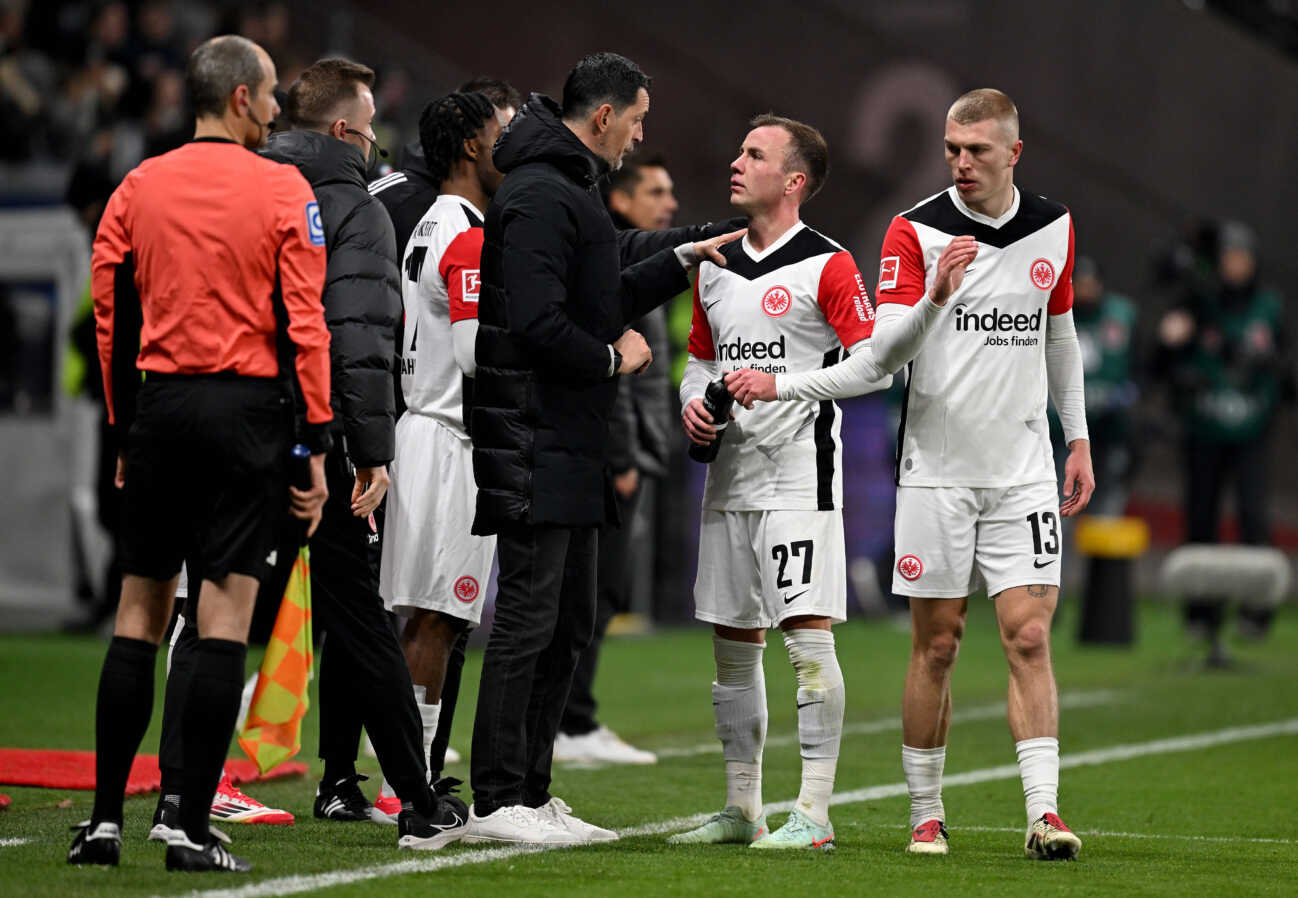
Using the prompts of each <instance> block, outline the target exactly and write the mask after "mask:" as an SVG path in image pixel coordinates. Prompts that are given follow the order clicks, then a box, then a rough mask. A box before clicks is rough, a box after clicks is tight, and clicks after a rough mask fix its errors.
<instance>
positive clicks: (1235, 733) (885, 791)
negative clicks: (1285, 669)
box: [183, 717, 1298, 898]
mask: <svg viewBox="0 0 1298 898" xmlns="http://www.w3.org/2000/svg"><path fill="white" fill-rule="evenodd" d="M1291 734H1298V717H1291V718H1289V719H1288V720H1278V721H1275V722H1273V723H1262V724H1256V725H1253V726H1242V727H1227V728H1226V729H1223V730H1213V731H1210V732H1206V733H1193V734H1191V735H1188V736H1174V737H1172V738H1170V739H1155V740H1153V741H1151V742H1133V743H1128V744H1126V745H1111V746H1109V747H1108V748H1098V749H1094V750H1092V751H1084V752H1079V753H1077V754H1073V755H1064V756H1063V757H1062V758H1060V759H1059V766H1060V767H1061V768H1067V767H1089V766H1094V765H1097V764H1109V763H1112V762H1114V761H1125V760H1130V759H1133V758H1144V757H1149V756H1151V755H1164V754H1172V753H1175V752H1184V751H1195V750H1197V749H1201V748H1212V747H1214V746H1217V745H1227V744H1230V743H1233V742H1248V741H1252V740H1255V739H1267V738H1270V737H1272V736H1284V735H1291ZM1018 775H1019V768H1018V765H1017V764H1005V765H1002V766H999V767H985V768H983V769H981V770H969V771H966V772H965V773H957V774H953V775H951V776H945V777H943V780H942V782H943V785H944V786H968V785H973V784H976V783H985V782H990V781H993V780H1003V779H1012V778H1014V777H1017V776H1018ZM905 794H906V784H905V783H889V784H887V785H883V786H867V787H866V788H864V789H853V790H851V791H849V792H839V793H837V794H835V795H833V796H832V797H831V798H830V799H829V803H830V804H832V805H840V804H855V803H857V802H862V801H878V800H881V799H884V798H896V797H899V796H903V795H905ZM792 807H793V802H792V801H780V802H774V803H772V804H768V805H767V806H766V811H767V813H780V812H784V811H788V810H790V809H792ZM709 817H711V814H693V815H691V816H688V817H675V818H673V819H670V820H661V821H658V822H656V823H646V824H642V825H640V826H632V827H628V828H626V829H623V830H621V831H620V832H621V834H622V835H623V836H628V837H630V836H649V835H657V834H660V833H666V832H671V831H673V830H680V829H685V828H687V827H691V826H698V825H699V824H700V823H703V822H704V821H706V820H707V819H708V818H709ZM1017 831H1018V830H1015V832H1017ZM1111 835H1115V836H1117V835H1123V836H1129V837H1131V838H1163V837H1162V836H1144V835H1136V834H1125V833H1113V834H1111ZM1203 839H1204V841H1210V838H1209V837H1206V836H1205V837H1203ZM1233 841H1242V840H1233ZM546 850H551V851H553V850H555V849H545V848H541V847H540V846H536V845H518V846H505V847H501V848H480V849H474V850H471V851H465V852H459V853H456V854H445V855H439V856H436V857H429V858H416V859H411V860H408V861H400V862H398V863H394V864H384V865H382V866H377V867H360V868H357V869H354V870H336V871H333V872H330V873H310V874H301V875H297V876H281V877H277V878H275V879H266V880H262V881H261V882H254V883H249V884H248V885H246V886H241V887H238V888H233V889H207V890H202V889H199V890H195V891H192V892H185V893H183V894H184V895H186V896H193V898H199V896H201V898H269V896H276V895H296V894H300V893H302V892H309V891H312V890H314V889H325V888H330V887H332V886H340V885H348V884H349V883H353V882H364V881H366V880H370V879H381V878H384V877H388V876H402V875H405V874H408V873H433V872H435V871H437V870H445V869H448V868H451V867H463V866H466V865H468V864H485V863H489V862H491V861H499V860H505V859H507V858H512V857H518V856H520V855H525V854H536V853H538V852H541V851H546Z"/></svg>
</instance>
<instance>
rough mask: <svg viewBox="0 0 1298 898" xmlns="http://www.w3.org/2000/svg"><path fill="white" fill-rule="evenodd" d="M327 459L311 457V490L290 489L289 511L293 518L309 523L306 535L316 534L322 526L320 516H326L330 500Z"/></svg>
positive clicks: (319, 456)
mask: <svg viewBox="0 0 1298 898" xmlns="http://www.w3.org/2000/svg"><path fill="white" fill-rule="evenodd" d="M324 463H325V457H324V455H323V454H321V455H313V456H311V488H310V489H309V490H300V489H298V488H297V487H295V486H290V487H289V488H288V495H289V511H290V512H291V513H292V515H293V517H295V518H298V519H300V520H303V521H308V522H309V523H308V524H307V528H306V535H307V536H311V535H313V534H314V533H315V528H317V527H319V526H320V516H321V515H322V514H324V504H325V500H326V499H328V498H329V487H328V486H326V485H325V470H324Z"/></svg>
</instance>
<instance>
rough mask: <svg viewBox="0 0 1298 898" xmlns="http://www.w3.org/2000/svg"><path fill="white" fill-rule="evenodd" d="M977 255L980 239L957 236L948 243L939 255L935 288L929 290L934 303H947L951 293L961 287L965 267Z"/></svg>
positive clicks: (934, 279) (934, 282)
mask: <svg viewBox="0 0 1298 898" xmlns="http://www.w3.org/2000/svg"><path fill="white" fill-rule="evenodd" d="M976 255H978V241H977V240H975V239H974V238H972V237H969V236H964V237H956V238H955V239H954V240H952V241H951V242H950V243H948V244H947V245H946V249H944V250H942V255H940V256H938V257H937V274H936V275H935V276H934V278H933V288H932V289H931V290H929V292H928V298H929V299H931V300H933V305H935V306H944V305H946V301H947V300H948V299H950V298H951V294H952V293H954V292H955V291H957V290H959V289H960V285H961V284H962V283H964V272H965V269H966V268H967V267H968V266H969V263H970V262H972V261H973V260H974V256H976Z"/></svg>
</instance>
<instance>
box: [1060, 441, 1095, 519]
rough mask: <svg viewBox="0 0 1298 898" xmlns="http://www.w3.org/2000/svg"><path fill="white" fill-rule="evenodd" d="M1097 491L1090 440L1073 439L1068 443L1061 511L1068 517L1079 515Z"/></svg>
mask: <svg viewBox="0 0 1298 898" xmlns="http://www.w3.org/2000/svg"><path fill="white" fill-rule="evenodd" d="M1093 492H1095V471H1094V469H1093V468H1092V467H1091V442H1090V440H1073V441H1072V442H1071V443H1069V444H1068V460H1067V461H1065V462H1064V502H1063V504H1062V505H1060V506H1059V513H1060V514H1062V515H1063V516H1064V517H1066V518H1071V517H1073V516H1074V515H1079V514H1081V513H1082V512H1083V511H1085V510H1086V506H1087V505H1089V504H1090V502H1091V493H1093Z"/></svg>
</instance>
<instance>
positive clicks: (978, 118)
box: [946, 87, 1019, 143]
mask: <svg viewBox="0 0 1298 898" xmlns="http://www.w3.org/2000/svg"><path fill="white" fill-rule="evenodd" d="M946 117H947V118H949V119H951V121H953V122H955V123H956V124H960V125H972V124H974V123H975V122H985V121H987V120H988V119H992V120H995V121H998V122H1000V123H1001V127H1002V128H1004V130H1005V138H1006V140H1007V141H1008V142H1010V143H1013V142H1014V141H1016V140H1018V139H1019V110H1018V108H1017V107H1016V106H1015V105H1014V101H1013V100H1011V99H1010V98H1009V97H1008V96H1006V95H1005V94H1003V93H1001V92H1000V91H999V90H996V89H994V88H991V87H982V88H979V89H978V90H971V91H969V93H967V94H965V95H964V96H962V97H960V98H959V99H958V100H956V101H955V102H954V103H952V104H951V108H950V109H949V110H948V111H947V114H946Z"/></svg>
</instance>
